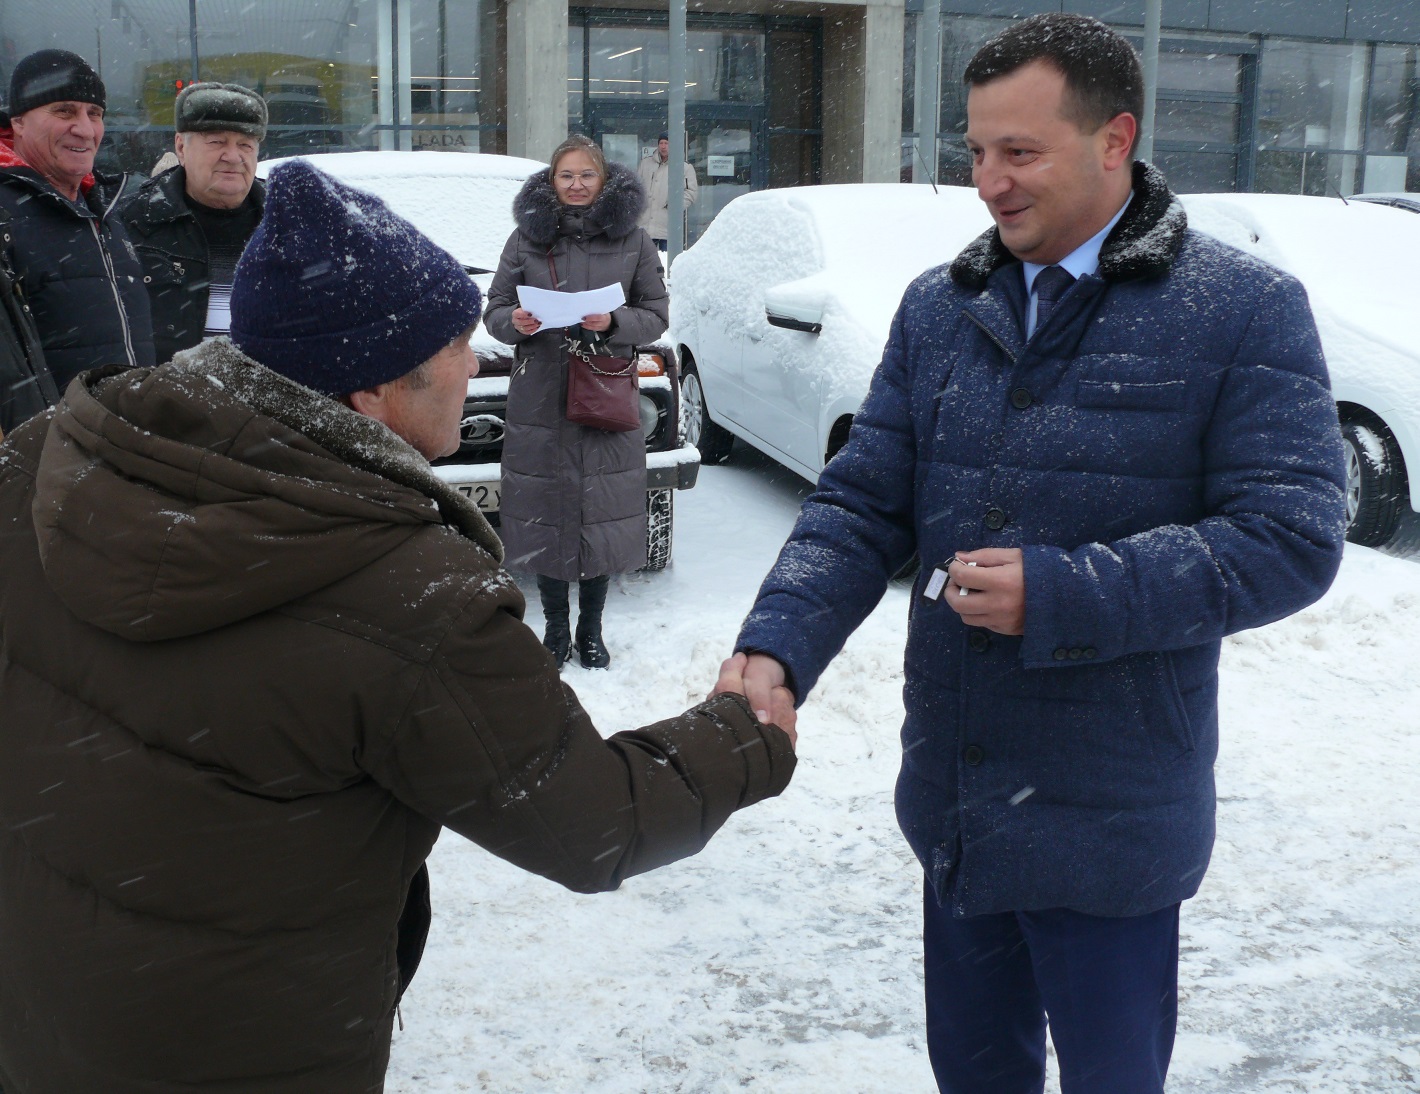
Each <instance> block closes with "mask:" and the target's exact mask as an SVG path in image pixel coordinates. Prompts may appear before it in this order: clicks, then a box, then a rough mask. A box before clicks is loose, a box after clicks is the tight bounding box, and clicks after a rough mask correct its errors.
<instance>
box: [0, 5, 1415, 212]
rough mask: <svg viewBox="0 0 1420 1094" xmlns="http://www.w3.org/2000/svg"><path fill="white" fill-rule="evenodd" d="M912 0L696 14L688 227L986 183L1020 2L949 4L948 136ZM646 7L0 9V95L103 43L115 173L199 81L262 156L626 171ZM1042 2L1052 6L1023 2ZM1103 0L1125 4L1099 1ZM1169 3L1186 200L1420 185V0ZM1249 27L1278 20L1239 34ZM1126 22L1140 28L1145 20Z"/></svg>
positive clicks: (1159, 145)
mask: <svg viewBox="0 0 1420 1094" xmlns="http://www.w3.org/2000/svg"><path fill="white" fill-rule="evenodd" d="M920 2H921V0H905V4H898V5H894V4H892V3H891V2H889V3H888V4H886V5H882V4H875V5H867V4H856V5H855V4H852V3H840V4H832V5H826V4H814V3H808V2H803V3H800V2H788V0H785V2H776V0H724V2H723V3H716V2H715V0H710V2H709V3H706V4H699V5H695V6H694V9H693V10H692V11H691V12H690V14H689V17H688V51H689V52H688V57H687V77H686V100H687V103H686V129H687V148H686V155H687V158H688V160H689V162H690V163H691V164H692V165H693V166H694V167H695V169H696V172H697V174H698V176H699V180H700V183H701V187H702V193H701V199H700V201H699V202H698V203H697V204H696V206H695V207H694V208H693V209H692V210H691V213H690V218H689V224H688V231H687V238H688V240H694V239H695V238H696V237H697V236H698V235H699V234H700V232H702V231H703V230H704V227H705V226H706V225H707V224H708V223H709V221H710V219H711V218H713V216H714V215H715V213H716V212H717V211H718V210H719V209H720V208H722V207H723V206H724V204H725V203H726V202H727V201H729V200H731V199H732V198H734V197H735V196H737V195H738V194H741V193H744V192H745V191H746V190H753V189H761V188H765V187H771V186H793V185H808V184H813V183H818V182H824V181H833V182H854V181H889V180H891V179H894V178H899V177H900V178H903V179H908V178H910V177H911V176H912V173H913V172H912V167H913V162H914V160H916V161H917V162H918V163H919V166H924V167H925V166H929V165H928V162H927V161H928V160H929V159H931V158H932V153H933V151H935V162H934V163H933V164H931V165H930V166H931V167H933V168H935V173H936V176H937V178H938V179H939V180H940V181H946V182H958V183H963V182H967V181H969V174H970V172H969V165H968V163H967V159H966V155H965V152H964V150H963V146H962V143H961V137H962V133H963V131H964V129H965V124H966V96H965V89H964V88H963V87H962V84H961V75H962V71H963V69H964V68H965V66H966V63H967V61H968V60H969V59H970V57H971V56H972V54H973V53H974V52H975V50H976V49H977V48H978V47H979V46H980V44H981V43H982V42H983V41H985V40H986V39H987V38H988V37H990V36H991V35H992V34H994V33H996V32H997V31H998V30H1000V29H1001V28H1003V27H1005V26H1007V25H1008V24H1009V17H1010V16H1013V15H1015V14H1016V13H1017V8H1016V6H1013V5H1007V4H1004V3H1001V2H1000V0H944V3H943V6H944V7H946V8H947V9H948V10H946V11H945V12H943V14H942V16H941V36H940V42H941V83H940V90H939V94H938V96H937V104H936V105H937V118H936V125H935V132H932V131H930V126H924V128H927V129H929V132H927V133H926V135H925V136H926V139H925V140H923V141H921V142H919V141H917V140H916V136H917V135H916V133H914V132H913V129H914V122H913V119H914V118H915V117H916V110H915V107H916V103H915V101H914V100H915V83H916V73H915V67H916V66H915V58H916V55H917V48H916V38H917V32H918V29H919V28H918V23H919V20H920V19H921V16H920V14H917V13H916V12H915V11H914V7H916V8H917V9H918V10H920ZM646 3H647V4H648V5H651V6H655V7H656V8H657V9H658V10H647V8H635V7H630V6H627V7H612V6H601V5H600V4H599V3H598V4H597V5H596V6H591V5H589V6H585V7H567V6H565V5H561V4H559V3H557V0H550V6H549V0H261V2H253V0H0V88H3V87H5V86H6V85H7V83H8V76H9V70H10V68H11V66H13V64H14V63H15V61H16V60H17V59H18V58H20V57H23V56H24V55H26V54H27V53H30V52H31V51H33V50H35V49H40V48H44V47H48V46H57V47H61V48H65V49H71V50H73V51H75V52H77V53H80V54H82V55H83V56H85V57H86V58H88V59H89V60H90V61H91V62H92V63H93V64H94V65H95V67H96V68H97V69H98V70H99V71H100V73H101V74H102V76H103V78H104V80H105V82H106V84H107V86H108V89H109V114H108V133H109V139H107V140H106V141H105V144H104V148H103V150H102V153H101V163H102V165H103V166H105V167H107V168H109V169H115V168H122V169H126V170H134V171H144V172H146V171H148V170H150V169H151V167H152V166H153V164H154V163H155V162H156V161H157V160H158V159H159V158H160V157H161V156H162V155H163V153H165V152H166V151H168V150H169V149H170V148H171V147H172V102H173V98H174V96H175V95H176V93H177V92H178V91H179V90H180V89H181V88H182V87H183V86H185V84H186V83H187V82H189V81H191V80H194V79H201V80H218V81H223V82H236V83H242V84H245V85H247V86H249V87H253V88H255V89H257V90H258V91H260V92H261V93H262V94H263V95H265V96H266V99H267V101H268V103H269V105H270V113H271V127H270V134H269V137H268V139H267V141H266V143H265V145H264V147H263V150H262V154H263V156H266V157H270V156H277V155H288V154H292V153H296V152H304V151H337V150H347V149H410V150H428V151H441V152H470V151H483V152H513V153H515V154H524V155H531V156H535V157H539V158H541V157H544V156H546V155H547V153H548V151H550V146H551V144H553V143H555V140H556V137H555V135H556V134H557V133H560V132H564V131H565V130H571V131H580V132H585V133H588V134H589V135H591V136H593V137H594V138H595V139H597V140H598V141H600V142H601V143H602V144H603V146H604V147H605V149H606V151H607V153H608V154H609V155H610V156H611V157H612V158H613V159H620V160H623V161H625V162H627V163H635V162H636V161H637V160H638V159H639V158H640V157H641V156H642V155H644V154H647V153H649V152H650V151H651V150H652V148H653V147H654V145H655V140H656V137H657V136H658V135H659V134H660V132H662V131H663V130H664V129H665V128H666V99H667V92H668V90H669V85H668V79H669V64H668V47H669V30H668V18H667V14H666V11H665V10H664V6H663V5H664V0H646ZM1042 6H1045V7H1049V6H1052V5H1050V4H1048V3H1047V4H1044V5H1042V4H1039V3H1036V4H1032V5H1030V7H1031V8H1033V9H1039V8H1041V7H1042ZM1060 6H1061V8H1062V9H1063V8H1068V9H1070V10H1086V9H1089V8H1090V7H1091V3H1090V0H1060ZM1094 6H1095V7H1101V10H1102V13H1103V14H1105V16H1106V17H1108V12H1106V11H1104V10H1103V7H1104V6H1105V5H1103V0H1101V3H1099V4H1095V5H1094ZM1107 6H1108V10H1109V11H1118V10H1121V5H1120V4H1117V3H1115V4H1111V5H1107ZM717 7H719V8H723V9H726V10H715V8H717ZM967 7H969V8H970V10H961V9H964V8H967ZM1165 7H1166V10H1165V18H1166V19H1167V18H1170V17H1179V18H1182V17H1183V16H1187V13H1189V12H1193V13H1194V15H1193V16H1192V18H1193V22H1192V24H1190V25H1189V26H1175V27H1170V26H1165V28H1164V36H1163V42H1162V44H1161V54H1160V88H1159V97H1158V110H1157V125H1156V133H1155V159H1156V161H1157V162H1159V163H1160V165H1161V166H1162V167H1163V168H1164V169H1165V171H1166V172H1167V173H1168V175H1169V178H1170V180H1171V182H1172V183H1173V185H1174V186H1175V188H1176V189H1178V190H1181V191H1185V192H1187V191H1204V190H1262V191H1269V192H1278V193H1305V194H1325V193H1341V194H1350V193H1354V192H1358V191H1366V190H1369V191H1376V190H1401V189H1409V190H1417V189H1420V72H1418V71H1417V67H1418V66H1417V61H1420V44H1417V43H1420V14H1416V11H1420V9H1416V5H1415V4H1414V2H1413V0H1315V3H1314V4H1312V5H1311V6H1309V7H1307V8H1306V11H1305V12H1304V13H1303V14H1301V15H1299V14H1297V13H1298V11H1300V10H1301V9H1298V8H1297V6H1296V5H1295V4H1292V3H1290V0H1256V2H1255V3H1253V4H1252V5H1251V7H1249V8H1248V9H1247V12H1246V13H1245V14H1242V15H1237V16H1236V17H1233V16H1229V17H1228V18H1233V19H1234V21H1233V22H1232V23H1227V22H1226V21H1220V20H1222V19H1223V17H1222V16H1219V15H1218V14H1217V13H1218V12H1220V11H1225V9H1226V10H1231V9H1230V8H1229V5H1226V4H1220V3H1216V2H1214V3H1203V2H1202V0H1179V2H1178V3H1177V4H1172V5H1166V6H1165ZM1232 8H1236V9H1237V10H1238V11H1242V8H1239V7H1238V5H1237V4H1233V5H1232ZM1363 8H1364V12H1363V10H1362V9H1363ZM534 9H535V11H534ZM529 11H534V15H533V16H529V15H528V14H527V13H528V12H529ZM1176 13H1181V15H1176ZM1200 13H1202V14H1200ZM1338 13H1339V14H1338ZM1366 13H1369V14H1366ZM1407 13H1409V14H1407ZM539 20H541V21H539ZM1328 20H1329V22H1328ZM1253 23H1256V24H1257V25H1258V26H1259V27H1261V31H1262V32H1259V33H1249V32H1247V31H1249V30H1250V29H1251V26H1252V24H1253ZM1117 25H1118V26H1119V29H1120V30H1121V31H1122V32H1123V33H1125V34H1126V35H1128V36H1131V37H1132V38H1133V39H1134V40H1135V41H1136V42H1138V41H1139V40H1140V38H1141V31H1140V28H1139V27H1138V26H1137V25H1134V26H1131V25H1127V24H1117ZM529 27H532V28H534V29H532V30H531V31H530V30H528V28H529ZM1278 31H1287V33H1279V32H1278ZM1352 31H1354V32H1355V33H1354V34H1352V33H1351V32H1352ZM1303 32H1307V33H1303ZM1322 32H1326V33H1322ZM1327 33H1329V34H1330V36H1329V37H1328V36H1327ZM1356 35H1359V36H1356ZM899 36H900V38H901V48H900V49H899V48H898V45H897V41H898V37H899ZM519 49H521V50H523V51H524V52H523V53H521V54H519V53H518V52H517V51H518V50H519ZM564 53H565V70H563V68H562V60H563V57H564ZM513 57H521V58H527V57H534V58H538V59H539V63H540V62H541V61H543V60H550V62H551V64H550V65H547V66H546V71H547V72H550V73H552V76H551V80H552V81H554V82H560V81H561V80H562V79H563V78H564V77H563V75H561V73H564V72H565V89H564V88H562V87H554V86H552V84H551V83H549V80H548V79H547V78H544V77H543V76H542V75H541V74H539V75H538V76H537V78H536V79H530V78H529V77H527V76H526V72H527V71H528V69H527V66H526V65H525V64H523V62H522V61H512V60H510V58H513ZM899 59H900V62H901V63H900V64H899ZM510 86H511V87H513V88H515V89H516V90H514V91H512V92H510ZM0 94H3V91H0ZM510 97H511V101H510ZM524 100H526V101H524ZM533 100H537V102H536V103H534V104H533V105H532V106H531V107H530V106H529V105H528V104H529V103H530V102H532V101H533ZM539 104H540V105H539ZM899 104H900V107H901V117H900V124H899V118H898V110H899ZM520 111H521V113H520ZM529 111H531V112H532V114H536V115H537V117H536V118H535V119H534V121H535V122H536V124H531V125H530V124H527V117H528V116H530V115H529ZM520 127H521V128H520ZM564 127H565V130H564ZM520 134H532V136H530V137H521V136H520ZM899 136H901V138H902V140H901V144H900V145H899V139H898V138H899ZM544 144H546V145H548V147H546V148H544V147H543V145H544ZM899 147H900V148H901V155H899ZM920 173H922V172H919V174H920Z"/></svg>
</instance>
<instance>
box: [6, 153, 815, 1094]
mask: <svg viewBox="0 0 1420 1094" xmlns="http://www.w3.org/2000/svg"><path fill="white" fill-rule="evenodd" d="M478 315H479V295H478V291H477V289H476V288H475V287H474V286H473V284H472V282H471V281H470V280H469V278H468V277H467V275H466V274H465V273H464V271H463V269H462V268H461V267H460V266H459V265H458V263H457V262H456V261H455V260H454V259H453V258H452V256H450V255H448V254H447V253H446V252H443V251H441V250H439V249H438V248H437V247H435V246H434V245H433V244H431V243H430V242H429V241H428V240H426V239H424V238H423V237H422V236H420V235H419V234H418V233H417V232H416V231H415V230H414V228H413V227H412V226H411V225H409V224H408V223H407V222H406V221H403V220H401V219H400V218H398V217H396V216H394V215H393V214H391V213H390V212H389V210H388V209H387V208H386V207H385V206H384V205H383V204H382V203H381V202H379V200H378V199H376V198H373V197H371V196H370V195H367V194H364V193H361V192H360V191H357V190H353V189H351V188H349V187H345V186H342V185H341V184H339V183H337V182H336V181H334V180H332V179H329V178H327V177H325V176H323V175H321V173H320V172H318V171H317V170H316V169H315V168H314V167H312V166H310V164H309V163H308V162H306V161H304V160H296V161H293V162H291V163H288V164H285V165H282V166H278V167H277V168H276V169H275V170H273V171H272V173H271V177H270V187H269V190H268V203H267V208H266V215H265V216H264V217H263V219H262V222H261V226H260V227H259V228H258V230H257V233H256V235H255V236H253V238H252V241H251V243H250V244H249V246H248V247H247V250H246V252H245V253H244V255H243V257H242V260H241V262H240V264H239V265H238V267H237V273H236V281H235V284H234V286H233V295H232V332H231V336H230V338H226V337H219V338H214V339H209V340H207V341H205V342H202V343H200V344H199V345H198V346H196V347H195V348H193V349H190V350H184V351H182V352H180V353H178V354H177V356H176V357H175V358H174V360H173V361H172V362H170V363H168V364H166V365H163V366H162V367H160V368H156V369H155V368H152V367H147V368H140V369H134V370H130V371H127V372H125V371H122V370H121V369H117V368H108V369H100V370H95V371H91V372H87V373H84V374H83V375H81V376H80V377H79V378H78V379H76V380H75V381H74V383H73V384H72V385H71V386H70V388H69V389H68V391H67V393H66V394H65V396H64V398H63V399H62V400H61V401H60V403H59V405H58V407H57V408H55V409H53V410H51V411H49V412H47V413H45V414H41V415H39V416H37V417H35V418H32V419H31V420H30V421H28V422H26V423H25V424H24V425H23V426H21V427H20V428H19V429H17V430H16V431H15V432H14V433H13V434H12V435H10V436H9V437H8V438H7V439H6V440H5V442H4V444H3V445H0V520H3V523H4V527H5V529H6V533H5V535H4V537H3V538H0V709H3V710H4V712H5V716H4V718H3V719H0V1087H3V1089H4V1090H5V1092H6V1094H71V1092H95V1094H98V1092H102V1094H153V1092H156V1091H169V1092H176V1091H197V1090H204V1091H216V1090H224V1091H261V1092H262V1094H351V1092H353V1091H364V1092H378V1091H380V1090H382V1089H383V1087H384V1075H385V1069H386V1064H387V1062H388V1058H389V1051H390V1038H391V1029H392V1026H393V1023H394V1020H395V1007H396V1004H397V1002H398V1000H399V997H400V994H401V993H402V991H403V990H404V988H405V987H406V986H407V985H408V984H409V981H410V978H411V977H412V976H413V975H414V970H415V966H416V965H417V963H418V961H419V957H420V954H421V952H422V948H423V943H424V937H425V932H426V931H427V929H428V926H429V922H430V904H429V900H430V884H429V875H428V871H427V870H426V869H425V866H424V861H425V858H426V857H427V856H428V854H429V851H430V849H431V848H432V846H433V844H434V841H435V840H436V839H437V838H438V836H439V834H440V831H441V830H442V829H444V828H447V829H449V830H451V831H453V832H454V833H456V834H457V835H459V836H462V837H464V838H465V839H469V840H472V841H474V842H475V843H478V844H479V845H481V846H482V847H484V848H486V849H487V850H488V851H490V852H491V853H493V854H496V855H498V856H499V857H501V858H504V859H506V860H508V861H509V862H512V863H514V864H516V865H518V866H520V867H522V868H524V869H526V870H529V871H532V872H534V873H537V874H540V875H542V876H543V877H546V878H548V879H550V880H552V881H554V882H557V883H559V884H561V885H564V886H566V887H567V888H569V889H573V890H575V891H578V892H596V891H599V890H606V889H614V888H616V887H617V886H618V885H620V884H621V883H622V882H623V881H624V880H625V879H626V878H628V877H630V876H631V875H633V874H638V873H642V872H644V871H646V870H651V869H654V868H655V867H658V866H661V865H664V864H666V863H669V862H671V861H673V860H675V859H678V858H681V857H684V856H686V855H691V854H694V853H695V852H696V851H697V850H699V849H700V848H701V847H702V846H703V845H704V844H705V842H706V841H707V840H708V839H709V838H710V837H711V835H713V834H714V832H715V831H716V830H717V829H718V828H719V827H720V826H721V825H722V824H723V823H724V822H725V821H726V820H727V819H728V817H729V815H730V814H731V813H733V812H734V811H735V810H736V809H740V808H742V807H744V806H748V805H751V804H753V803H754V802H757V801H759V800H761V799H763V798H765V797H768V796H771V795H774V794H777V793H779V792H780V791H781V790H782V789H783V788H784V786H785V785H786V784H787V782H788V780H789V776H790V774H791V772H792V771H793V767H794V756H793V752H792V740H793V738H792V729H793V721H794V717H793V709H792V706H791V705H789V704H788V703H787V701H784V702H776V703H775V704H774V705H773V709H772V710H766V711H765V712H764V718H763V719H761V718H760V717H757V716H756V714H755V712H752V711H751V710H750V709H749V707H748V704H747V703H746V702H745V700H744V699H743V697H739V696H736V697H731V698H724V697H717V698H715V699H712V700H709V701H707V702H705V703H701V704H698V705H697V706H695V707H693V708H691V709H690V710H688V711H686V712H684V713H682V714H677V715H676V716H675V717H672V718H668V719H666V720H664V721H660V722H656V723H655V724H652V725H648V726H645V727H643V728H640V729H635V730H629V731H624V732H621V733H616V734H613V735H612V736H610V737H608V738H606V739H603V737H602V736H601V734H600V733H598V732H597V729H596V727H594V726H593V725H592V722H591V720H590V719H589V718H588V716H587V714H586V712H585V711H584V710H583V709H582V706H581V704H580V703H579V702H578V700H577V696H576V695H575V694H574V693H573V692H572V690H571V689H570V688H568V687H565V686H564V685H563V684H562V682H561V681H560V680H559V679H558V674H557V667H556V666H555V665H554V664H553V662H552V659H551V658H550V657H549V656H548V655H547V651H546V650H545V649H544V648H543V646H542V643H541V642H540V641H539V640H538V637H537V636H536V635H535V634H533V633H532V631H530V630H529V629H528V627H527V626H526V625H524V623H523V621H522V616H523V609H524V603H523V598H522V595H521V594H520V593H519V591H518V587H517V585H516V584H515V583H514V582H513V580H512V578H511V577H510V576H509V575H508V573H507V572H506V571H505V570H504V569H503V568H502V567H501V565H500V559H501V556H502V548H501V545H500V544H499V542H498V538H497V536H496V535H495V534H494V533H493V531H492V529H490V528H489V526H488V524H487V522H486V521H485V520H484V519H483V517H482V515H481V514H480V513H479V512H478V510H477V509H476V508H475V507H474V506H473V505H472V504H471V503H470V502H468V500H467V499H465V498H462V497H461V496H460V495H459V494H458V493H457V492H456V491H455V490H453V489H452V488H451V487H449V486H448V485H446V484H444V483H443V482H441V481H440V480H439V479H438V478H437V477H436V476H435V475H434V473H433V471H432V470H431V469H430V466H429V463H428V461H429V459H431V458H435V457H438V456H440V455H444V454H447V453H450V452H452V451H453V450H455V449H456V448H457V446H458V430H459V422H460V419H461V417H462V410H463V400H464V394H465V391H466V388H467V384H468V379H469V377H470V376H472V375H473V374H474V373H475V372H476V371H477V363H476V361H475V359H474V357H473V353H472V351H471V350H470V348H469V337H470V334H471V332H472V329H473V326H474V324H475V323H476V322H477V320H478ZM787 694H788V693H787V692H785V693H784V696H782V697H781V698H786V697H787ZM773 720H777V721H778V723H779V726H782V727H783V729H781V728H779V726H776V725H774V724H770V723H771V721H773ZM436 889H437V887H436ZM489 944H490V945H502V944H503V942H502V940H501V939H498V938H490V940H489ZM529 959H530V960H551V959H554V958H553V957H552V956H550V955H548V956H544V957H538V956H536V955H530V956H529ZM496 990H497V989H496V985H487V984H470V985H469V991H470V992H472V993H476V994H479V995H480V996H482V997H483V998H484V999H485V1001H486V1002H487V1003H488V1005H490V1006H495V1007H496V1005H497V999H496ZM557 1006H558V1001H557V1000H555V999H554V1000H549V1001H548V1007H549V1016H550V1017H551V1016H552V1015H554V1014H555V1012H556V1007H557Z"/></svg>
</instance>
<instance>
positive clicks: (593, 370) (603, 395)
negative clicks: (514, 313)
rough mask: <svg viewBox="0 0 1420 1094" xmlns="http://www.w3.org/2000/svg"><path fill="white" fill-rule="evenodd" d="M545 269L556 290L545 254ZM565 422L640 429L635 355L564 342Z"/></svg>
mask: <svg viewBox="0 0 1420 1094" xmlns="http://www.w3.org/2000/svg"><path fill="white" fill-rule="evenodd" d="M547 267H548V270H549V271H550V272H551V274H552V285H553V288H556V287H557V266H556V265H555V264H554V263H553V261H552V252H551V251H548V252H547ZM567 420H568V421H569V422H576V423H577V424H578V425H585V426H590V427H591V428H592V429H605V430H607V431H608V432H611V433H630V432H631V431H632V430H633V429H640V428H641V398H640V392H639V391H638V390H637V385H636V356H635V355H634V354H633V355H632V356H631V357H630V358H626V357H613V356H612V355H611V354H606V353H593V352H592V350H591V348H590V347H588V346H587V345H586V344H585V343H584V342H582V341H580V340H579V339H576V338H569V339H568V340H567Z"/></svg>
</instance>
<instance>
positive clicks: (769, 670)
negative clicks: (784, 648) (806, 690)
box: [710, 653, 799, 747]
mask: <svg viewBox="0 0 1420 1094" xmlns="http://www.w3.org/2000/svg"><path fill="white" fill-rule="evenodd" d="M784 680H785V677H784V666H783V665H781V664H780V663H779V662H778V661H776V660H774V658H772V657H769V656H767V655H765V654H762V653H750V654H744V653H737V654H735V655H734V656H733V657H731V658H730V659H729V660H728V661H726V662H725V663H724V664H722V665H721V666H720V678H719V679H718V680H716V681H715V690H714V691H712V692H711V693H710V695H711V697H713V696H716V695H722V694H724V693H726V692H730V693H733V694H735V695H743V696H744V697H745V698H746V699H748V700H749V705H750V709H752V710H753V711H754V713H755V715H756V716H757V717H758V718H759V720H760V721H761V722H773V723H774V724H775V725H776V726H778V727H779V728H780V729H782V730H783V731H784V732H785V733H787V734H788V735H789V743H790V744H791V745H794V746H795V747H797V746H798V743H799V734H798V731H797V730H796V729H795V728H794V727H795V725H796V724H797V723H798V720H799V715H798V712H797V711H795V710H794V693H793V692H792V691H790V690H789V689H788V688H787V687H785V686H784Z"/></svg>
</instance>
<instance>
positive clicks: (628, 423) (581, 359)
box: [567, 340, 641, 433]
mask: <svg viewBox="0 0 1420 1094" xmlns="http://www.w3.org/2000/svg"><path fill="white" fill-rule="evenodd" d="M567 420H568V421H569V422H576V423H577V424H578V425H586V426H591V427H592V428H593V429H606V430H609V431H611V432H612V433H630V432H631V431H632V430H633V429H640V428H641V399H640V392H639V391H638V390H637V387H636V358H634V357H632V358H631V359H629V360H628V359H626V358H624V357H612V356H610V355H609V354H601V353H590V352H588V350H587V347H586V346H585V345H584V344H583V343H581V342H579V341H576V340H570V341H569V342H568V349H567Z"/></svg>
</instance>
